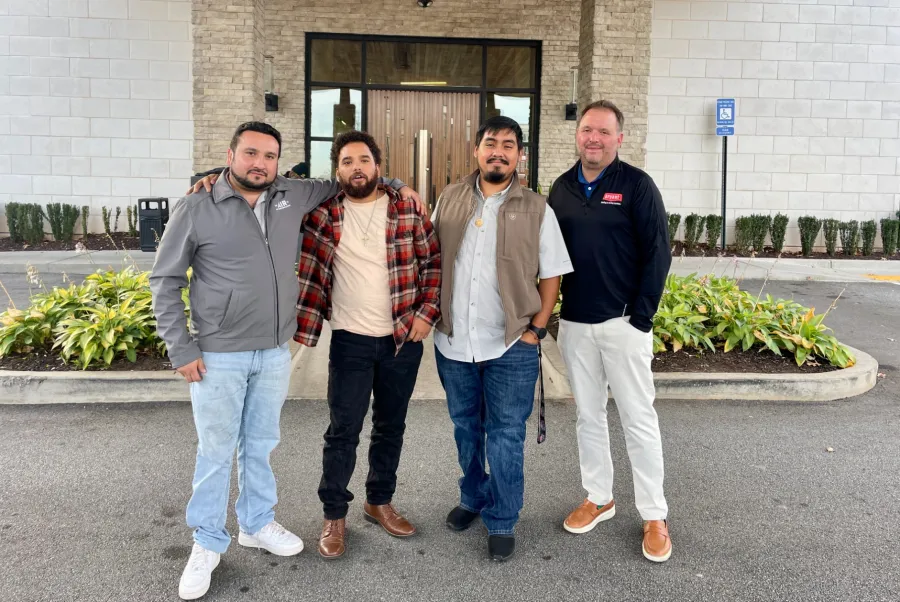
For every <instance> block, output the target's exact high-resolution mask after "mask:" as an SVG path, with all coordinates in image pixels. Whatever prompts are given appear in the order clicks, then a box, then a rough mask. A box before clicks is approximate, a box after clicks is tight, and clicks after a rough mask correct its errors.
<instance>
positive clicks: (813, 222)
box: [797, 215, 822, 257]
mask: <svg viewBox="0 0 900 602" xmlns="http://www.w3.org/2000/svg"><path fill="white" fill-rule="evenodd" d="M797 225H798V226H799V227H800V248H801V249H802V250H803V255H804V257H809V256H810V254H811V253H812V250H813V247H814V246H815V245H816V238H817V237H818V236H819V230H821V229H822V220H820V219H818V218H815V217H812V216H811V215H806V216H803V217H801V218H800V219H798V220H797Z"/></svg>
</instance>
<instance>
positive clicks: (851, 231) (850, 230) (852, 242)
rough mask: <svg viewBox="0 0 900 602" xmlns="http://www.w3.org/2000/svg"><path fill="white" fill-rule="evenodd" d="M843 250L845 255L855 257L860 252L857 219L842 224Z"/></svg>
mask: <svg viewBox="0 0 900 602" xmlns="http://www.w3.org/2000/svg"><path fill="white" fill-rule="evenodd" d="M840 228H841V249H842V250H843V251H844V255H848V256H851V257H852V256H853V255H856V252H857V251H858V250H859V222H858V221H856V220H855V219H852V220H850V221H849V222H841V226H840Z"/></svg>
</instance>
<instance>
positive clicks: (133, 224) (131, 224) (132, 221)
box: [127, 205, 138, 236]
mask: <svg viewBox="0 0 900 602" xmlns="http://www.w3.org/2000/svg"><path fill="white" fill-rule="evenodd" d="M127 214H128V236H137V235H138V230H137V223H138V215H137V209H136V208H135V207H132V206H131V205H129V206H128V207H127Z"/></svg>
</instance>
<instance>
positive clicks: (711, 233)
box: [706, 213, 722, 251]
mask: <svg viewBox="0 0 900 602" xmlns="http://www.w3.org/2000/svg"><path fill="white" fill-rule="evenodd" d="M721 236H722V216H721V215H717V214H715V213H710V214H709V215H707V216H706V245H707V246H708V247H709V250H710V251H712V250H714V249H715V248H716V247H718V246H719V238H720V237H721Z"/></svg>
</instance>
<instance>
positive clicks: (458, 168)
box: [368, 90, 480, 204]
mask: <svg viewBox="0 0 900 602" xmlns="http://www.w3.org/2000/svg"><path fill="white" fill-rule="evenodd" d="M479 102H480V95H479V94H471V93H469V94H460V93H453V92H414V91H386V90H370V91H369V98H368V104H369V120H368V123H369V133H370V134H372V136H374V137H375V140H376V141H377V142H378V145H379V146H380V147H381V149H382V155H383V157H382V173H383V174H384V175H385V176H388V177H392V178H400V179H401V180H403V181H404V182H407V183H408V184H410V186H413V187H414V188H417V186H416V184H417V182H415V164H414V161H415V138H416V136H417V135H418V132H419V130H428V131H429V133H430V134H431V184H432V186H431V188H432V192H431V194H429V195H428V197H429V198H428V199H426V200H427V202H428V203H429V204H433V203H434V202H435V201H436V200H437V198H438V197H439V196H440V194H441V192H442V191H443V189H444V187H445V186H446V185H447V184H449V183H453V182H458V181H459V180H460V179H461V178H464V177H465V176H467V175H468V174H469V173H471V172H472V171H474V170H475V169H476V167H477V166H476V163H475V160H474V157H473V153H474V149H475V133H476V131H477V130H478V117H479Z"/></svg>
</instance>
